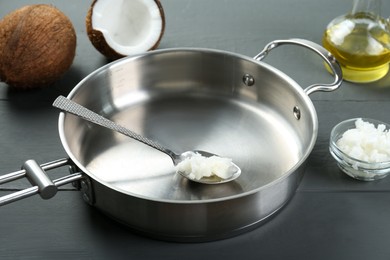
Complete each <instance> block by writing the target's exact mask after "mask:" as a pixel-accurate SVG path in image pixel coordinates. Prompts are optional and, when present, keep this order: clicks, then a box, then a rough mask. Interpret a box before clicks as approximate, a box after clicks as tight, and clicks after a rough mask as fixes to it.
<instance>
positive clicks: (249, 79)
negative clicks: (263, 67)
mask: <svg viewBox="0 0 390 260" xmlns="http://www.w3.org/2000/svg"><path fill="white" fill-rule="evenodd" d="M242 81H243V82H244V84H245V85H247V86H248V87H250V86H253V85H254V84H255V79H254V78H253V76H252V75H250V74H244V76H243V77H242Z"/></svg>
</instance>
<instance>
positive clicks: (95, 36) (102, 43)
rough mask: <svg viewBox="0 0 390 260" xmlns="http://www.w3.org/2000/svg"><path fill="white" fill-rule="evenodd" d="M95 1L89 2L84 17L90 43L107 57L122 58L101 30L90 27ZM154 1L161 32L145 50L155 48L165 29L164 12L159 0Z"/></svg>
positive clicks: (112, 58)
mask: <svg viewBox="0 0 390 260" xmlns="http://www.w3.org/2000/svg"><path fill="white" fill-rule="evenodd" d="M97 1H99V0H93V2H92V4H91V7H90V8H89V10H88V13H87V16H86V19H85V23H86V28H87V34H88V38H89V40H90V41H91V43H92V45H93V46H94V47H95V48H96V50H98V51H99V52H100V53H101V54H103V55H104V56H105V57H106V58H107V59H110V60H116V59H119V58H123V57H125V56H126V55H125V54H121V53H118V52H116V51H115V50H114V49H113V48H111V47H110V46H109V45H108V43H107V41H106V40H105V38H104V35H103V33H102V32H101V31H99V30H95V29H94V28H93V27H92V14H93V8H94V6H95V4H96V2H97ZM154 1H155V2H156V4H157V6H158V8H159V11H160V14H161V19H162V28H161V33H160V37H159V39H158V40H157V42H156V43H155V44H154V45H153V46H152V47H151V48H149V49H148V50H147V51H150V50H154V49H156V48H157V47H158V45H159V44H160V41H161V38H162V36H163V34H164V31H165V14H164V9H163V7H162V5H161V3H160V1H159V0H154ZM107 19H109V18H107Z"/></svg>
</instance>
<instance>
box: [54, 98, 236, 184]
mask: <svg viewBox="0 0 390 260" xmlns="http://www.w3.org/2000/svg"><path fill="white" fill-rule="evenodd" d="M53 106H54V107H56V108H59V109H60V110H62V111H63V112H68V113H71V114H73V115H76V116H78V117H80V118H82V119H84V120H87V121H89V122H91V123H94V124H97V125H100V126H103V127H106V128H108V129H111V130H113V131H116V132H119V133H121V134H123V135H126V136H128V137H131V138H133V139H135V140H137V141H139V142H142V143H144V144H146V145H148V146H150V147H152V148H154V149H157V150H159V151H160V152H163V153H165V154H167V155H168V156H169V157H170V158H171V159H172V162H173V164H174V165H175V166H177V165H178V164H179V163H181V162H182V161H184V160H186V159H190V158H191V157H192V156H194V155H195V154H200V155H201V156H203V157H206V158H208V157H212V156H218V155H216V154H213V153H210V152H205V151H200V150H194V151H186V152H184V153H181V154H177V153H175V152H173V151H172V150H170V149H167V148H165V147H163V146H161V145H160V144H159V143H157V142H155V141H153V140H150V139H148V138H146V137H144V136H142V135H139V134H137V133H135V132H133V131H131V130H129V129H127V128H126V127H123V126H121V125H119V124H117V123H115V122H113V121H111V120H109V119H107V118H105V117H103V116H101V115H99V114H97V113H95V112H93V111H91V110H89V109H88V108H86V107H84V106H82V105H80V104H78V103H76V102H74V101H72V100H70V99H68V98H66V97H64V96H59V97H57V99H56V100H55V101H54V102H53ZM218 157H219V156H218ZM228 170H229V173H231V175H230V176H229V177H228V178H220V177H218V176H216V175H212V176H210V177H202V178H200V179H197V178H194V177H192V175H190V174H188V173H186V172H182V171H177V172H178V173H179V174H180V175H181V176H183V177H185V178H187V179H189V180H191V181H194V182H199V183H203V184H220V183H226V182H229V181H232V180H235V179H236V178H238V176H240V174H241V169H240V167H238V166H237V165H236V164H235V163H233V162H231V165H230V166H229V168H228Z"/></svg>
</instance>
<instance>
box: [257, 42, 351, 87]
mask: <svg viewBox="0 0 390 260" xmlns="http://www.w3.org/2000/svg"><path fill="white" fill-rule="evenodd" d="M284 44H294V45H300V46H303V47H305V48H308V49H310V50H312V51H314V52H315V53H317V54H318V55H320V56H321V58H322V59H323V60H324V61H325V62H326V64H327V65H328V67H329V69H330V70H331V71H332V74H333V76H334V78H335V80H334V82H333V83H331V84H313V85H310V86H309V87H307V88H306V89H304V91H305V93H306V94H307V95H310V94H311V93H313V92H316V91H333V90H336V89H337V88H338V87H339V86H340V85H341V83H342V81H343V73H342V71H341V67H340V64H339V63H338V61H337V60H336V58H335V57H334V56H333V55H332V54H331V53H330V52H329V51H327V50H326V49H325V48H324V47H322V46H321V45H319V44H317V43H314V42H312V41H308V40H304V39H288V40H276V41H272V42H270V43H268V44H267V45H266V46H265V47H264V49H263V50H262V51H261V52H260V53H259V54H257V55H256V56H255V57H254V59H255V60H258V61H261V60H262V59H264V58H265V56H267V55H268V53H269V52H270V51H271V50H272V49H274V48H276V47H278V46H280V45H284Z"/></svg>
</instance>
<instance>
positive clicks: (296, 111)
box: [293, 106, 301, 120]
mask: <svg viewBox="0 0 390 260" xmlns="http://www.w3.org/2000/svg"><path fill="white" fill-rule="evenodd" d="M293 113H294V116H295V118H296V119H298V120H299V119H301V110H300V109H299V107H297V106H295V107H294V108H293Z"/></svg>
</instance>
